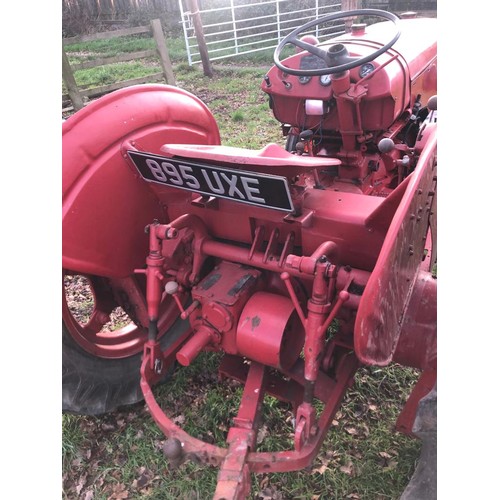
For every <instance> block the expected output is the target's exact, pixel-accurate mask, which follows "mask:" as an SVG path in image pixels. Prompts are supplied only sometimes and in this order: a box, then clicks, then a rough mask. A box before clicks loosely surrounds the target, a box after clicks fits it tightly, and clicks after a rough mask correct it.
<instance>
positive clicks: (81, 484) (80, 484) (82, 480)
mask: <svg viewBox="0 0 500 500" xmlns="http://www.w3.org/2000/svg"><path fill="white" fill-rule="evenodd" d="M86 482H87V474H84V475H83V476H82V477H81V478H80V479H79V480H78V483H77V485H76V487H75V490H76V494H77V495H79V494H80V491H82V489H83V487H84V486H85V483H86Z"/></svg>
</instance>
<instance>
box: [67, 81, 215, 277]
mask: <svg viewBox="0 0 500 500" xmlns="http://www.w3.org/2000/svg"><path fill="white" fill-rule="evenodd" d="M62 132H63V138H62V144H63V176H62V180H63V213H62V215H63V223H62V230H63V239H62V243H63V248H62V254H63V267H64V268H65V269H69V270H71V271H76V272H79V273H84V274H85V273H88V274H95V275H100V276H105V277H110V278H113V277H123V276H128V275H130V274H131V273H132V272H133V269H134V268H137V267H141V266H142V265H143V263H144V257H145V255H146V254H147V249H148V239H147V237H146V235H145V234H144V227H145V226H146V225H147V224H150V223H151V222H152V220H153V219H155V218H157V219H159V220H165V218H166V214H165V213H164V211H165V209H164V207H162V205H161V204H160V202H159V200H158V199H157V197H156V195H155V194H154V193H153V191H152V190H151V189H150V188H149V187H148V185H147V184H146V183H145V182H144V181H143V180H141V179H140V178H139V175H138V174H137V173H136V172H134V170H133V168H132V167H131V165H130V163H129V161H127V159H126V158H125V157H126V154H125V150H126V149H134V148H137V149H139V150H143V151H148V152H151V153H160V148H161V146H163V145H164V144H168V143H184V144H220V136H219V129H218V126H217V123H216V121H215V119H214V117H213V115H212V113H211V112H210V111H209V109H208V108H207V107H206V106H205V104H203V103H202V102H201V101H200V100H199V99H198V98H196V97H195V96H193V95H192V94H190V93H188V92H186V91H184V90H181V89H179V88H176V87H171V86H168V85H157V84H154V85H153V84H152V85H137V86H132V87H128V88H125V89H121V90H118V91H116V92H113V93H111V94H108V95H107V96H105V97H102V98H101V99H99V100H97V101H94V102H92V103H91V104H89V105H88V106H86V107H85V108H83V109H82V110H81V111H79V112H78V113H76V114H75V115H73V116H71V117H70V118H69V119H68V120H66V121H65V122H64V123H63V131H62Z"/></svg>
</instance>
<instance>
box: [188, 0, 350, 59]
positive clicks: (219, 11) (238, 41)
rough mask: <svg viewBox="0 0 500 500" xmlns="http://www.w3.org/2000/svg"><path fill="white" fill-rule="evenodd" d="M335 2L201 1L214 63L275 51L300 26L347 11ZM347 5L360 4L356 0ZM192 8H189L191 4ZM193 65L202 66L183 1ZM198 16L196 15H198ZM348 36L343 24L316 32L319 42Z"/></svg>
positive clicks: (314, 31) (314, 32)
mask: <svg viewBox="0 0 500 500" xmlns="http://www.w3.org/2000/svg"><path fill="white" fill-rule="evenodd" d="M345 3H346V1H345V0H343V1H342V2H332V1H331V0H330V1H329V0H262V1H255V0H254V1H253V2H252V1H251V2H249V1H248V0H198V5H199V11H198V13H199V15H200V18H201V22H202V24H203V32H204V37H205V41H206V46H207V50H208V56H209V59H210V61H216V60H219V59H225V58H228V57H234V56H238V55H241V54H249V53H252V52H260V51H264V50H267V49H273V48H275V47H276V45H277V44H278V43H279V42H280V41H281V40H282V39H283V37H284V36H286V35H287V34H288V33H290V32H291V31H293V30H294V29H295V28H297V27H298V26H301V25H302V24H304V23H306V22H308V21H311V20H312V19H316V18H318V17H321V16H323V15H326V14H330V13H334V12H337V11H340V10H341V7H344V10H346V9H345V5H344V4H345ZM347 3H357V2H355V1H354V2H353V0H350V1H348V2H347ZM188 5H189V4H188ZM204 7H205V8H204ZM179 8H180V11H181V22H182V27H183V30H184V39H185V43H186V50H187V54H188V60H189V65H190V66H191V65H193V64H196V63H199V62H201V56H200V52H199V49H198V45H197V41H196V35H195V31H194V23H193V13H192V12H190V11H189V9H188V8H187V6H186V0H179ZM198 13H194V14H198ZM344 32H345V24H344V22H343V21H340V22H335V23H332V25H331V26H325V27H322V28H321V29H318V28H316V29H313V30H312V31H311V34H314V35H315V36H316V37H317V38H318V39H319V40H321V39H322V38H331V37H332V36H335V35H338V34H341V33H344Z"/></svg>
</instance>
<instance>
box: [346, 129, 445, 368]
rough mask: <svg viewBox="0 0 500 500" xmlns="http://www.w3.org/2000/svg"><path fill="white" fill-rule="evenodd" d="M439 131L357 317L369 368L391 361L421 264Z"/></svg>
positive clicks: (357, 336) (359, 350)
mask: <svg viewBox="0 0 500 500" xmlns="http://www.w3.org/2000/svg"><path fill="white" fill-rule="evenodd" d="M436 148H437V139H436V130H435V129H433V133H432V136H431V137H429V139H428V142H427V144H426V146H425V148H424V150H423V152H422V154H421V156H420V159H419V162H418V164H417V167H416V169H415V171H414V172H413V174H412V175H411V178H409V182H408V185H407V187H406V191H405V193H404V195H403V198H402V200H401V202H400V204H399V206H398V209H397V210H396V213H395V215H394V218H393V219H392V222H391V225H390V227H389V230H388V232H387V235H386V237H385V241H384V244H383V246H382V249H381V251H380V254H379V256H378V259H377V263H376V265H375V268H374V270H373V272H372V274H371V276H370V279H369V281H368V284H367V286H366V289H365V291H364V293H363V296H362V298H361V303H360V306H359V309H358V314H357V317H356V326H355V330H354V346H355V349H356V354H357V355H358V357H359V359H360V360H361V361H362V362H363V363H366V364H377V365H386V364H388V363H389V362H390V361H392V356H393V354H394V352H395V350H396V346H397V341H398V339H399V335H400V332H401V328H402V325H403V320H404V316H405V313H406V308H407V306H408V303H409V300H410V297H411V292H412V289H413V286H414V284H415V280H416V277H417V272H418V269H419V267H420V265H421V262H422V255H423V253H424V252H423V250H424V246H425V242H426V237H427V232H428V228H429V216H430V211H431V206H432V197H433V196H434V190H435V182H436V178H437V160H436V158H437V157H436V153H437V151H436Z"/></svg>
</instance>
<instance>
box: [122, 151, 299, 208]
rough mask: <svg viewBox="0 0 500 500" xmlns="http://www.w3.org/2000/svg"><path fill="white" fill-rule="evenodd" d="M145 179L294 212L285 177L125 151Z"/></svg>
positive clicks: (195, 191)
mask: <svg viewBox="0 0 500 500" xmlns="http://www.w3.org/2000/svg"><path fill="white" fill-rule="evenodd" d="M127 153H128V155H129V157H130V159H131V160H132V162H133V163H134V165H135V166H136V168H137V170H138V172H139V174H140V175H141V177H142V178H143V179H145V180H146V181H148V182H154V183H157V184H162V185H165V186H169V187H172V188H178V189H185V190H187V191H192V192H194V193H200V194H202V195H207V196H215V197H217V198H224V199H226V200H231V201H237V202H240V203H246V204H249V205H255V206H259V207H265V208H271V209H274V210H282V211H284V212H293V211H294V208H293V203H292V198H291V196H290V190H289V188H288V181H287V179H286V177H281V176H278V175H269V174H263V173H257V172H248V171H244V170H234V169H230V168H226V167H219V166H214V165H205V164H203V163H195V162H191V161H184V160H178V159H174V158H167V157H165V156H159V155H155V154H152V153H141V152H138V151H127Z"/></svg>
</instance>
